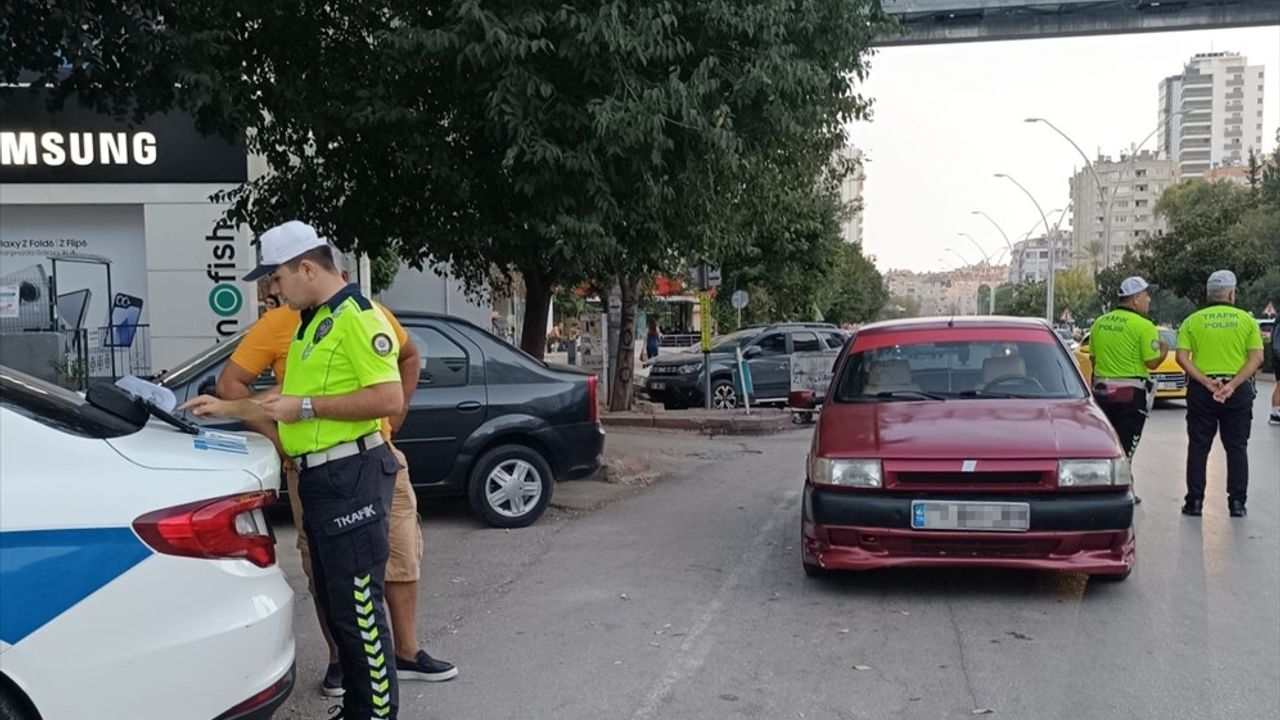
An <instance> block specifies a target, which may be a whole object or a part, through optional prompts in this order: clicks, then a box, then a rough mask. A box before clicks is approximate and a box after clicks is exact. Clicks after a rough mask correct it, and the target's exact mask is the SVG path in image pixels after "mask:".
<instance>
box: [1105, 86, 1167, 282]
mask: <svg viewBox="0 0 1280 720" xmlns="http://www.w3.org/2000/svg"><path fill="white" fill-rule="evenodd" d="M1184 113H1185V111H1184V110H1178V111H1176V112H1173V113H1170V114H1169V119H1170V120H1172V119H1173V118H1175V117H1177V116H1179V115H1182V114H1184ZM1163 129H1164V124H1163V123H1161V124H1160V125H1157V126H1156V128H1155V129H1154V130H1152V131H1151V132H1150V133H1148V134H1147V136H1146V137H1144V138H1142V142H1140V143H1138V144H1137V145H1136V146H1134V148H1133V152H1132V153H1130V154H1129V171H1130V173H1132V172H1133V166H1134V165H1135V164H1136V163H1137V159H1138V151H1140V150H1142V146H1143V145H1146V144H1147V143H1148V142H1149V141H1150V140H1151V138H1153V137H1155V134H1156V133H1158V132H1160V131H1161V130H1163ZM1123 181H1124V171H1123V170H1121V171H1120V177H1118V178H1116V189H1117V190H1118V189H1119V187H1120V183H1121V182H1123ZM1115 201H1116V193H1111V198H1110V199H1109V200H1108V201H1107V208H1106V213H1105V215H1104V217H1110V216H1111V206H1112V204H1114V203H1115ZM1110 239H1111V236H1110V235H1109V234H1108V235H1107V240H1108V242H1106V243H1103V246H1104V247H1105V248H1106V250H1104V252H1106V253H1107V255H1106V256H1105V257H1103V258H1102V265H1103V267H1107V266H1109V265H1111V255H1110V253H1111V250H1110V247H1111V246H1110V242H1109V241H1110Z"/></svg>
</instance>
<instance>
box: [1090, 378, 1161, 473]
mask: <svg viewBox="0 0 1280 720" xmlns="http://www.w3.org/2000/svg"><path fill="white" fill-rule="evenodd" d="M1151 392H1154V391H1153V390H1152V388H1151V386H1150V384H1144V386H1143V387H1141V388H1139V387H1131V386H1129V385H1119V386H1112V385H1111V384H1110V383H1108V382H1107V381H1105V380H1102V381H1099V382H1096V383H1094V386H1093V399H1094V400H1095V401H1096V402H1097V403H1098V407H1100V408H1102V413H1103V414H1104V415H1106V416H1107V420H1109V421H1110V422H1111V427H1113V428H1115V431H1116V435H1118V436H1119V437H1120V447H1121V449H1123V450H1124V454H1125V457H1127V458H1129V460H1130V462H1132V461H1133V454H1134V453H1135V452H1137V451H1138V440H1140V439H1141V438H1142V430H1143V428H1145V427H1146V425H1147V407H1148V394H1149V393H1151Z"/></svg>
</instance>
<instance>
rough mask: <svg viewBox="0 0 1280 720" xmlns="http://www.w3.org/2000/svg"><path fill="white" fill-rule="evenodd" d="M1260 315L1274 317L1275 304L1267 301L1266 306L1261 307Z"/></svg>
mask: <svg viewBox="0 0 1280 720" xmlns="http://www.w3.org/2000/svg"><path fill="white" fill-rule="evenodd" d="M1262 315H1263V317H1275V316H1276V304H1275V303H1272V302H1269V303H1267V306H1266V307H1265V308H1263V309H1262Z"/></svg>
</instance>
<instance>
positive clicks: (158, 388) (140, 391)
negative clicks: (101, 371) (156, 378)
mask: <svg viewBox="0 0 1280 720" xmlns="http://www.w3.org/2000/svg"><path fill="white" fill-rule="evenodd" d="M116 387H118V388H121V389H122V390H126V391H128V392H130V393H132V394H133V395H135V396H137V397H140V398H142V399H143V400H146V401H147V402H149V403H152V404H154V405H155V406H156V407H158V408H160V409H161V410H164V411H165V412H167V413H172V412H173V409H174V408H176V407H177V406H178V398H177V397H176V396H174V394H173V391H172V390H170V389H169V388H167V387H164V386H163V385H157V384H155V383H153V382H151V381H149V380H143V379H142V378H140V377H137V376H135V375H125V376H124V377H122V378H120V379H119V380H117V381H116Z"/></svg>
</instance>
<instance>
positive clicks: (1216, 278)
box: [1204, 270, 1236, 292]
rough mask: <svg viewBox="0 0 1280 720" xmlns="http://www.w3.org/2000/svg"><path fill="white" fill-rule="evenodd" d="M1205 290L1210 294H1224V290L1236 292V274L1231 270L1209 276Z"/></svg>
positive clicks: (1220, 271)
mask: <svg viewBox="0 0 1280 720" xmlns="http://www.w3.org/2000/svg"><path fill="white" fill-rule="evenodd" d="M1204 285H1205V289H1206V290H1208V291H1209V292H1222V291H1223V290H1234V289H1235V287H1236V274H1235V273H1233V272H1231V271H1230V270H1219V271H1217V272H1215V273H1214V274H1212V275H1210V276H1209V281H1208V282H1206V283H1205V284H1204Z"/></svg>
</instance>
